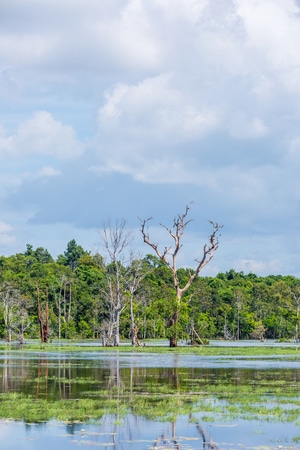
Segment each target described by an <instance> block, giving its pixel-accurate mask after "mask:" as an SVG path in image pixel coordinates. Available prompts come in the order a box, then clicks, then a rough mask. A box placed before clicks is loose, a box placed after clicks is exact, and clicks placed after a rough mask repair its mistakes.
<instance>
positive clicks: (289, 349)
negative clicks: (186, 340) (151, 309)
mask: <svg viewBox="0 0 300 450" xmlns="http://www.w3.org/2000/svg"><path fill="white" fill-rule="evenodd" d="M81 342H82V341H80V342H79V343H78V345H75V344H74V342H73V341H68V340H62V341H61V342H59V341H53V342H49V343H46V344H41V343H40V341H30V342H28V343H25V344H23V345H19V344H11V343H5V344H0V351H8V350H9V351H10V352H20V351H22V352H33V351H36V352H58V353H66V352H72V353H75V352H86V351H88V352H92V353H96V352H99V351H101V352H121V353H123V352H126V353H137V352H138V353H180V354H195V355H203V356H241V357H251V356H253V357H255V356H283V355H286V356H295V357H299V356H300V345H298V344H292V343H291V344H290V345H287V344H285V345H282V346H280V345H276V346H272V345H270V346H262V345H259V344H257V345H255V344H254V345H253V346H240V345H236V346H235V345H234V343H231V345H230V346H228V347H226V346H213V345H205V346H200V347H199V346H195V347H194V346H178V347H175V348H170V347H168V346H166V345H161V346H159V345H151V341H149V343H147V345H146V346H145V347H132V346H131V345H120V346H119V347H102V345H101V344H100V342H99V346H95V341H92V342H91V341H85V343H84V344H85V345H80V343H81ZM156 342H157V341H156ZM89 344H90V345H89Z"/></svg>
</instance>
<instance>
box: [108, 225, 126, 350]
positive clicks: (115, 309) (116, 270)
mask: <svg viewBox="0 0 300 450" xmlns="http://www.w3.org/2000/svg"><path fill="white" fill-rule="evenodd" d="M131 239H132V235H131V232H130V230H128V229H127V228H126V221H125V220H121V221H117V222H116V223H115V224H112V223H111V222H110V221H108V222H105V223H104V224H103V228H102V243H103V246H104V248H105V250H106V253H107V256H108V259H109V261H108V265H107V266H106V287H105V289H104V290H103V295H104V302H105V304H106V320H104V321H103V329H102V338H103V339H102V341H103V344H104V345H107V343H110V342H109V341H110V340H111V339H113V345H114V346H118V345H119V344H120V316H121V313H122V311H123V310H124V308H125V306H126V300H127V298H128V296H127V295H126V294H127V286H126V268H125V265H127V264H128V262H129V261H127V260H126V256H127V247H128V245H129V242H130V241H131Z"/></svg>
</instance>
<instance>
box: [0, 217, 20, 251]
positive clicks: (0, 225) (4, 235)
mask: <svg viewBox="0 0 300 450" xmlns="http://www.w3.org/2000/svg"><path fill="white" fill-rule="evenodd" d="M13 231H14V229H13V227H12V226H11V225H9V224H8V223H6V222H4V221H2V220H0V245H2V246H5V247H11V246H13V245H14V244H15V243H16V237H15V236H14V234H12V233H13Z"/></svg>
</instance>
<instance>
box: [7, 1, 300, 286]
mask: <svg viewBox="0 0 300 450" xmlns="http://www.w3.org/2000/svg"><path fill="white" fill-rule="evenodd" d="M299 49H300V0H284V1H283V0H214V1H211V0H184V1H182V0H88V1H87V0H64V1H61V0H51V1H50V0H43V1H41V0H1V2H0V254H1V255H5V256H9V255H12V254H15V253H18V252H24V251H25V249H26V245H27V244H31V245H33V247H34V248H36V247H44V248H47V249H48V251H49V252H50V253H51V254H52V256H53V257H56V256H57V255H58V254H61V253H63V252H64V251H65V250H66V247H67V243H68V242H69V241H70V240H72V239H75V240H76V242H77V243H78V244H79V245H81V246H83V247H84V249H85V250H87V251H90V252H91V253H92V254H93V253H95V252H97V251H100V252H101V248H102V247H101V227H102V226H103V223H105V222H107V221H108V220H110V221H112V222H114V221H118V220H120V219H122V220H126V222H127V226H128V228H130V229H132V230H133V233H134V235H135V241H134V246H135V248H136V249H139V251H141V252H142V253H143V254H146V253H150V250H151V249H150V247H147V246H146V245H145V244H144V243H143V241H142V236H141V233H140V231H139V228H140V221H139V218H142V219H147V218H150V217H151V218H152V220H151V221H150V222H148V223H149V228H150V236H151V238H152V239H153V240H154V241H155V242H156V243H157V244H159V245H161V246H162V247H163V248H164V246H165V245H166V242H167V241H168V236H167V235H166V230H165V229H164V228H163V227H162V226H161V225H160V224H163V225H165V226H172V223H173V219H174V217H176V216H177V214H180V213H183V212H184V211H185V206H186V205H187V204H190V206H191V209H190V211H189V218H190V219H192V221H191V222H190V223H189V225H188V227H187V229H186V232H185V235H184V237H183V240H182V243H183V247H182V249H181V251H180V258H179V262H180V264H181V265H182V266H185V267H190V268H193V267H194V266H195V261H194V260H195V259H196V258H199V257H201V255H202V251H203V245H204V243H205V242H206V241H207V238H208V236H209V234H210V232H211V226H210V223H209V220H213V221H215V222H218V223H219V224H221V225H223V228H222V235H221V236H220V245H219V249H218V250H217V252H216V253H215V255H214V258H213V260H212V261H211V262H210V263H209V264H208V265H207V266H206V268H205V269H204V271H203V275H209V276H214V275H216V274H217V273H219V272H226V271H228V270H230V269H234V270H236V271H243V272H244V273H249V272H253V273H255V274H257V275H260V276H267V275H269V274H273V275H277V274H281V275H294V276H297V277H300V234H299V222H300V208H299V206H300V198H299V197H300V186H299V184H300V177H299V168H300V127H299V123H300V50H299ZM146 247H147V248H146Z"/></svg>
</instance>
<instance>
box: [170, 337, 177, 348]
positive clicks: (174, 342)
mask: <svg viewBox="0 0 300 450" xmlns="http://www.w3.org/2000/svg"><path fill="white" fill-rule="evenodd" d="M170 347H177V339H176V337H175V336H172V337H170Z"/></svg>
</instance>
